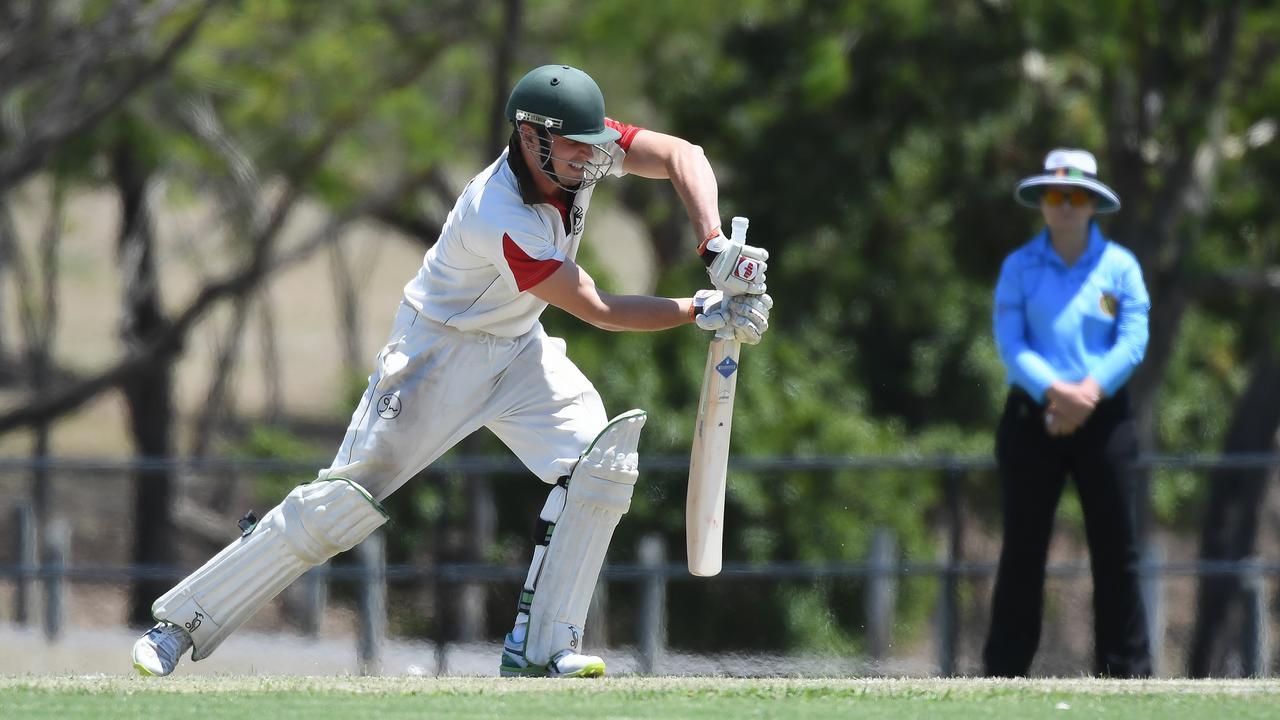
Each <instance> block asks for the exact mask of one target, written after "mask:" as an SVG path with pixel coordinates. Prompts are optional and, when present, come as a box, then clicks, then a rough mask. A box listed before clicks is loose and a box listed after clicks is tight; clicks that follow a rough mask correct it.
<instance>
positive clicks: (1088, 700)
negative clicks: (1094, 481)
mask: <svg viewBox="0 0 1280 720" xmlns="http://www.w3.org/2000/svg"><path fill="white" fill-rule="evenodd" d="M0 717H3V718H6V719H7V718H58V719H59V720H71V719H73V718H92V719H93V720H108V719H109V718H201V719H202V720H212V719H214V718H235V719H236V720H244V719H245V718H264V719H265V720H286V719H289V718H307V719H308V720H310V719H313V718H365V719H367V720H391V719H392V718H415V719H416V718H451V719H453V718H457V719H473V718H475V719H478V718H521V719H536V718H556V719H559V718H601V719H603V718H618V719H621V718H663V719H665V720H672V719H675V718H735V719H736V718H798V719H801V720H816V719H818V718H858V719H859V720H861V719H863V718H983V719H984V720H999V719H1001V718H1042V717H1043V718H1050V717H1051V718H1058V719H1059V720H1063V719H1065V718H1071V717H1077V718H1080V717H1089V718H1097V717H1107V718H1125V719H1126V720H1127V719H1128V718H1159V719H1160V720H1174V719H1176V718H1197V719H1200V718H1280V682H1277V681H1271V680H1226V681H1223V680H1217V681H1185V680H1155V681H1102V680H1092V679H1075V680H1019V681H994V680H985V679H956V680H940V679H939V680H933V679H928V680H925V679H919V680H918V679H866V680H855V679H824V680H800V679H740V678H639V677H627V678H615V679H607V680H595V681H593V680H570V681H563V680H557V681H550V680H502V679H498V678H450V679H428V678H405V677H400V678H355V677H305V678H304V677H245V676H234V677H233V676H227V677H216V678H207V677H206V678H182V677H176V678H168V679H163V680H160V679H152V680H143V679H140V678H129V677H120V676H82V677H51V676H31V677H19V676H4V677H0Z"/></svg>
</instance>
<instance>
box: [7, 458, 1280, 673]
mask: <svg viewBox="0 0 1280 720" xmlns="http://www.w3.org/2000/svg"><path fill="white" fill-rule="evenodd" d="M318 466H320V464H316V463H293V462H277V461H231V460H201V461H195V460H186V459H173V460H147V461H106V460H92V459H62V458H37V459H31V458H17V459H15V458H9V459H4V458H0V481H4V480H6V479H7V480H8V481H9V482H10V485H11V488H12V489H15V490H17V489H18V488H17V487H15V484H16V485H21V484H23V483H24V482H25V483H27V484H28V486H29V485H30V481H29V480H23V478H31V477H41V478H44V480H45V481H49V479H50V478H56V479H57V481H58V482H64V483H65V482H67V480H66V478H67V476H71V477H74V478H75V480H74V482H75V483H86V482H93V479H95V478H98V479H101V478H107V477H130V476H132V475H133V474H134V473H137V472H141V471H148V470H151V471H166V472H169V473H172V474H173V475H175V476H193V475H195V476H208V475H210V474H216V473H223V474H233V475H240V476H246V475H247V476H253V475H260V474H263V473H304V474H305V473H309V472H312V471H313V470H314V468H315V467H318ZM686 468H687V459H685V458H656V459H649V458H646V460H645V470H646V472H659V473H663V472H665V473H668V474H680V473H683V472H684V471H685V469H686ZM1219 468H1237V469H1251V470H1275V469H1276V468H1280V455H1269V454H1260V455H1236V456H1229V457H1222V456H1199V455H1197V456H1148V457H1145V458H1143V459H1142V460H1141V461H1140V463H1139V469H1145V470H1149V471H1152V472H1155V471H1160V470H1177V471H1195V472H1203V471H1210V470H1215V469H1219ZM733 469H734V470H735V471H742V472H764V473H768V472H793V471H797V470H806V471H814V472H819V473H821V472H829V473H833V474H834V473H835V472H837V471H845V470H860V471H866V472H868V473H874V472H879V471H887V470H893V471H912V472H917V473H921V474H927V475H928V476H931V477H932V478H933V480H932V481H934V482H938V483H940V488H939V489H940V497H941V498H942V502H941V508H940V509H941V510H942V511H943V513H942V516H943V517H944V518H945V521H944V526H945V527H944V528H941V529H942V530H943V536H944V537H945V542H944V546H943V548H942V549H941V552H940V556H939V557H938V559H936V560H934V561H929V562H919V561H903V560H902V559H901V558H900V556H899V552H898V550H897V547H896V542H895V538H894V537H893V536H892V534H890V533H888V532H886V531H880V532H877V533H876V535H875V537H874V540H873V542H872V543H871V547H870V552H869V553H868V555H867V557H866V558H865V559H864V560H862V561H859V562H828V563H796V562H765V563H758V564H756V563H753V564H742V563H727V564H725V566H724V569H723V571H722V572H721V574H720V575H719V576H717V577H716V578H715V579H714V580H703V579H699V580H697V582H724V583H732V582H738V581H800V582H804V581H810V582H813V581H821V580H832V579H837V580H838V579H858V580H860V581H862V585H863V587H864V592H863V603H864V606H863V610H862V611H863V614H864V615H865V617H866V631H865V634H866V643H865V648H864V651H865V653H866V654H867V656H868V659H869V660H870V661H872V662H875V661H878V660H880V659H882V658H883V657H884V656H885V655H886V654H887V653H888V652H889V644H890V637H891V635H892V627H893V622H894V612H895V600H894V599H895V593H896V587H897V583H898V582H899V581H900V580H903V579H907V578H932V579H935V580H937V581H938V582H939V583H940V592H939V593H938V604H937V607H936V610H935V615H934V621H933V636H934V641H933V647H934V662H933V664H932V667H931V669H930V671H931V672H933V673H936V674H940V675H954V674H957V673H958V672H960V669H959V667H958V662H957V658H958V655H959V653H960V647H959V646H960V633H961V625H962V603H963V598H962V584H963V583H964V582H971V581H974V580H981V579H985V578H988V577H989V576H991V575H993V574H994V572H995V564H994V562H993V561H992V560H982V561H973V560H969V559H968V557H967V553H966V548H965V546H964V542H965V537H966V531H965V520H966V512H965V502H964V498H963V493H964V486H965V478H966V476H967V475H968V474H970V473H978V472H981V473H990V472H991V471H992V470H993V463H992V462H991V460H990V459H988V458H975V457H891V458H883V457H879V458H877V457H774V458H738V459H736V460H735V461H734V463H733ZM426 472H427V473H428V474H435V475H439V476H443V477H456V476H467V475H471V474H485V475H489V476H502V475H512V476H516V475H522V474H525V473H526V471H525V470H524V468H523V466H521V465H519V464H518V463H517V462H515V461H514V460H508V459H489V458H466V459H459V460H455V461H451V462H444V463H438V464H437V465H436V466H433V467H432V468H430V469H429V470H428V471H426ZM8 505H9V507H8V508H7V509H5V511H6V512H7V517H8V518H11V521H12V522H11V525H10V530H9V532H8V533H7V535H8V538H9V540H6V542H12V543H13V545H12V549H11V551H9V552H8V553H0V559H5V560H7V561H6V562H5V564H3V565H0V579H4V580H7V581H9V582H11V583H12V584H13V588H14V592H13V609H12V614H11V617H12V619H13V620H14V621H15V622H16V623H18V624H27V623H31V622H32V621H33V619H34V618H35V617H36V616H37V615H39V616H40V618H41V625H42V626H43V630H44V633H45V635H46V636H47V637H48V638H49V639H50V640H53V639H56V638H57V637H58V636H59V634H60V633H61V632H62V629H63V625H64V624H65V622H66V620H67V618H66V612H67V611H66V607H67V605H66V600H65V597H66V593H67V587H68V585H69V584H72V583H86V584H88V583H107V584H121V583H125V582H128V581H132V580H138V579H163V580H169V581H176V580H178V579H180V578H181V577H183V576H185V574H186V573H187V572H188V571H189V568H178V567H141V566H134V565H129V564H104V563H95V564H92V565H89V564H78V563H76V562H74V559H73V558H72V557H71V555H70V541H71V535H72V532H71V528H72V526H71V522H70V521H69V520H68V518H67V513H66V512H64V511H63V509H61V508H60V509H59V510H58V512H56V513H54V517H53V519H51V520H49V521H48V522H46V524H45V527H44V528H38V527H37V526H36V525H37V523H36V519H35V513H34V512H33V509H32V504H31V502H30V501H29V499H28V498H24V497H23V494H22V492H21V491H20V490H19V491H18V492H9V493H8ZM2 507H3V506H0V508H2ZM354 552H355V553H356V555H357V557H358V558H359V561H358V563H356V564H354V565H346V566H341V567H334V566H331V565H324V566H321V567H318V568H316V569H314V570H312V571H311V572H309V573H307V574H306V575H305V576H304V577H303V579H302V580H300V581H299V584H300V585H301V587H302V593H303V595H304V596H305V597H307V598H308V599H309V600H308V602H306V603H304V605H303V607H304V608H306V610H305V611H304V615H305V614H307V613H309V614H310V616H304V617H302V618H300V622H299V625H300V626H301V627H302V628H304V631H307V632H314V630H315V628H317V627H318V626H319V620H318V615H319V614H322V613H323V612H324V609H325V605H326V598H327V597H328V592H327V588H328V586H329V584H331V583H350V584H353V585H354V586H356V587H357V588H359V590H358V592H357V602H356V605H357V608H358V618H359V622H358V625H357V637H356V645H357V657H358V665H359V667H358V670H359V671H360V672H362V673H369V674H377V673H380V672H381V671H382V667H381V656H382V648H383V645H384V642H385V640H386V636H387V628H388V622H387V587H388V586H389V585H395V584H398V583H407V582H420V581H425V582H430V583H445V584H466V583H495V582H504V583H518V582H520V581H521V580H522V579H523V578H524V573H525V571H526V568H525V567H524V566H494V565H489V564H481V563H441V564H434V565H431V566H429V567H419V566H414V565H401V564H392V565H388V564H387V562H386V551H385V537H384V536H383V535H382V533H380V532H379V533H375V534H374V535H372V536H370V537H369V538H368V539H367V540H366V541H365V542H364V543H362V544H361V545H360V546H359V547H358V548H357V549H356V550H355V551H354ZM635 557H636V558H637V559H638V560H637V562H634V563H627V564H611V565H608V566H607V567H606V568H605V570H604V573H603V575H602V578H601V584H602V588H603V587H605V586H607V585H609V584H611V583H633V584H636V585H637V586H638V588H639V592H638V594H637V597H638V599H639V600H638V602H637V604H636V608H635V617H634V624H635V627H636V640H635V650H636V653H637V658H638V662H637V663H636V671H637V672H640V673H652V674H672V673H679V672H682V671H684V670H685V668H680V667H674V666H673V665H672V664H671V663H670V662H668V661H667V658H668V656H669V655H668V647H667V638H666V625H667V623H666V618H667V613H668V608H667V596H668V592H667V589H668V584H669V583H672V582H684V581H690V580H692V578H690V576H689V575H688V573H687V569H686V567H685V564H684V562H683V557H672V556H671V553H669V552H668V550H667V547H666V543H665V541H664V540H663V538H662V537H661V536H660V535H658V534H656V533H651V534H646V535H643V536H642V537H641V538H640V541H639V544H638V547H637V548H636V552H635ZM1048 572H1049V574H1050V576H1051V577H1064V576H1066V577H1072V576H1078V575H1087V574H1088V573H1089V568H1088V566H1087V564H1085V563H1078V562H1077V563H1068V564H1054V565H1051V566H1050V567H1049V568H1048ZM1141 575H1142V582H1143V592H1144V597H1145V600H1146V603H1147V606H1148V621H1149V623H1150V625H1151V628H1150V630H1151V637H1152V640H1153V645H1154V647H1153V651H1154V654H1155V656H1156V657H1157V659H1158V658H1159V657H1161V655H1162V654H1163V653H1162V649H1163V640H1164V638H1165V635H1166V628H1165V623H1166V617H1167V613H1166V603H1165V600H1164V598H1165V592H1164V583H1165V582H1166V581H1167V580H1168V579H1169V578H1173V577H1178V576H1184V577H1192V578H1198V577H1202V576H1208V575H1235V576H1238V577H1239V579H1240V581H1241V587H1242V590H1243V598H1242V608H1241V609H1242V610H1243V613H1244V617H1245V628H1246V631H1245V632H1244V633H1243V634H1242V638H1241V640H1240V643H1241V646H1240V649H1239V655H1240V658H1241V666H1242V671H1243V674H1246V675H1253V676H1268V675H1270V674H1271V666H1270V658H1271V656H1272V652H1273V651H1272V648H1271V638H1270V632H1269V630H1268V628H1269V624H1270V620H1269V605H1270V596H1269V590H1268V587H1269V583H1270V582H1271V581H1273V580H1275V579H1277V578H1280V560H1277V559H1276V558H1260V557H1251V558H1244V559H1241V560H1233V561H1203V560H1181V561H1170V560H1167V559H1166V555H1165V551H1164V550H1163V548H1162V546H1161V545H1160V544H1159V543H1156V542H1149V543H1147V550H1146V552H1145V554H1144V557H1143V560H1142V567H1141ZM598 595H600V596H601V597H602V598H603V597H607V593H606V592H603V591H602V592H600V593H598ZM37 607H39V608H40V610H39V612H37V611H36V608H37ZM593 614H594V613H593ZM441 644H442V645H443V641H441ZM441 653H443V647H442V648H441ZM441 656H443V655H442V654H441ZM442 668H443V663H438V664H437V671H438V672H439V671H441V669H442ZM1158 672H1159V668H1158ZM1166 674H1167V673H1166Z"/></svg>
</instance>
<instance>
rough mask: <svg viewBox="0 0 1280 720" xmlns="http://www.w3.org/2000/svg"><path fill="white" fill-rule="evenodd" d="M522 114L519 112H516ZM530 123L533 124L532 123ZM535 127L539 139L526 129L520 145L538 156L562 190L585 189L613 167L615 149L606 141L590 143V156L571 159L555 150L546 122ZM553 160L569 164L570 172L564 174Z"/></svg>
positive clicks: (521, 136)
mask: <svg viewBox="0 0 1280 720" xmlns="http://www.w3.org/2000/svg"><path fill="white" fill-rule="evenodd" d="M520 114H521V113H517V116H519V115H520ZM530 124H531V125H533V123H530ZM533 129H534V134H535V136H536V137H537V140H536V141H534V140H532V139H531V138H530V136H529V135H528V134H527V133H520V145H521V146H523V147H524V148H525V149H526V150H528V151H529V152H530V153H532V154H533V156H534V157H536V158H538V167H539V169H541V170H542V172H543V173H544V174H545V175H546V176H547V178H548V179H550V180H551V182H553V183H555V184H556V186H557V187H559V188H561V189H563V190H566V191H568V192H577V191H579V190H586V189H587V188H589V187H591V186H592V185H595V184H596V183H598V182H600V181H601V180H603V179H604V176H605V175H607V174H609V170H610V169H611V168H612V167H613V163H614V160H615V158H614V155H613V152H612V151H611V150H610V149H609V148H608V147H606V146H605V145H604V144H599V145H591V157H590V158H589V159H587V160H578V159H573V160H570V159H567V158H564V157H560V156H559V155H555V154H554V152H553V146H554V145H555V142H554V138H553V137H552V133H551V132H550V131H549V130H547V128H546V126H545V125H541V126H539V125H534V126H533ZM553 160H557V161H559V162H561V163H563V164H565V165H568V166H569V172H568V173H565V174H562V173H560V172H557V171H556V168H555V165H554V163H553V162H552V161H553Z"/></svg>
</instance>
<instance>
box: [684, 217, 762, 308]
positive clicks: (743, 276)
mask: <svg viewBox="0 0 1280 720" xmlns="http://www.w3.org/2000/svg"><path fill="white" fill-rule="evenodd" d="M698 254H699V256H700V257H701V258H702V262H703V263H704V264H706V266H707V275H709V276H710V277H711V284H712V285H714V286H715V287H716V289H717V290H720V291H721V292H723V293H725V294H726V295H762V294H764V290H765V283H764V272H765V270H767V269H768V268H769V264H768V263H767V262H766V261H767V260H768V259H769V251H768V250H765V249H764V248H758V247H755V246H753V245H744V244H742V243H740V242H736V241H733V240H730V239H729V238H727V237H725V236H724V234H723V233H721V232H720V231H719V230H717V231H716V233H715V234H714V235H712V236H710V237H708V238H707V239H706V240H705V241H703V243H702V246H701V247H699V248H698Z"/></svg>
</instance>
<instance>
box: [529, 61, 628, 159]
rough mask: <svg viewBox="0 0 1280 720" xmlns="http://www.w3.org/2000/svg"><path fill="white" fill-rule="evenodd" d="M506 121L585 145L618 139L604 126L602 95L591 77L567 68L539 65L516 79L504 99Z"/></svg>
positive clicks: (616, 135) (577, 70)
mask: <svg viewBox="0 0 1280 720" xmlns="http://www.w3.org/2000/svg"><path fill="white" fill-rule="evenodd" d="M507 119H508V120H510V121H511V122H513V123H518V122H528V123H532V124H534V125H539V126H541V127H543V128H545V129H546V130H547V132H549V133H551V134H552V135H559V136H561V137H566V138H569V139H570V140H576V141H578V142H582V143H587V144H589V145H600V144H602V143H607V142H611V141H614V140H617V139H618V138H620V137H622V135H621V133H619V132H618V131H617V130H614V129H613V128H611V127H609V126H607V125H605V124H604V95H603V94H602V93H601V92H600V86H599V85H596V81H595V80H592V79H591V76H590V75H588V74H586V73H584V72H582V71H581V70H579V69H577V68H573V67H569V66H568V65H543V66H542V67H537V68H534V69H533V70H530V71H529V73H528V74H527V75H525V76H524V77H522V78H520V81H519V82H517V83H516V86H515V87H514V88H512V90H511V97H510V98H508V99H507Z"/></svg>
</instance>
